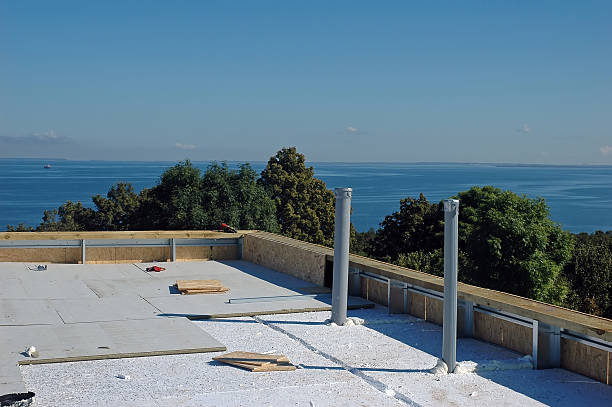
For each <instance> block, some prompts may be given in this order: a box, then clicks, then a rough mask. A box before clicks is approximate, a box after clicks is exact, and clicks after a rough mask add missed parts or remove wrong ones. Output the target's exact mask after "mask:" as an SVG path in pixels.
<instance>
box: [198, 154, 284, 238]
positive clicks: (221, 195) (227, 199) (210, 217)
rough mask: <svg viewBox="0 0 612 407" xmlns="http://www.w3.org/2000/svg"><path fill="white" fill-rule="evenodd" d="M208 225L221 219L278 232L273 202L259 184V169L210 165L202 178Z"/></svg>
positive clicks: (245, 226)
mask: <svg viewBox="0 0 612 407" xmlns="http://www.w3.org/2000/svg"><path fill="white" fill-rule="evenodd" d="M202 193H203V206H204V207H205V208H206V210H205V212H206V219H207V220H206V226H207V228H218V227H219V225H220V224H221V222H225V223H228V224H230V225H232V226H235V227H238V228H240V229H261V230H266V231H269V232H278V230H279V227H278V223H277V222H276V210H275V207H274V202H273V201H272V199H271V198H270V197H269V196H268V195H267V194H266V192H265V191H264V189H263V188H262V187H261V186H260V185H258V184H257V172H256V171H255V170H253V168H251V166H250V165H249V164H243V165H241V166H240V169H239V170H237V171H236V170H229V169H228V167H227V164H226V163H223V164H217V163H213V164H211V165H210V166H209V167H208V169H207V170H206V173H205V174H204V177H203V179H202Z"/></svg>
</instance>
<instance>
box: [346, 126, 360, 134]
mask: <svg viewBox="0 0 612 407" xmlns="http://www.w3.org/2000/svg"><path fill="white" fill-rule="evenodd" d="M345 130H346V131H347V132H348V133H357V132H358V131H359V129H358V128H356V127H353V126H348V127H347V128H346V129H345Z"/></svg>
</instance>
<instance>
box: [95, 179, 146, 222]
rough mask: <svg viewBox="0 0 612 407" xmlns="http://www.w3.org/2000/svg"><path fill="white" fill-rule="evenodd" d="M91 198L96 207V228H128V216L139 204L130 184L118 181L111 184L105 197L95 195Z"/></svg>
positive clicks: (130, 215) (129, 216)
mask: <svg viewBox="0 0 612 407" xmlns="http://www.w3.org/2000/svg"><path fill="white" fill-rule="evenodd" d="M92 200H93V203H94V205H95V206H96V208H97V210H96V214H95V229H96V230H130V226H131V225H130V221H131V219H130V218H131V217H132V214H133V213H134V211H135V210H136V208H137V207H138V204H139V202H138V195H137V194H136V193H135V192H134V187H132V185H130V184H126V183H118V184H117V185H113V186H111V188H110V189H109V190H108V193H107V194H106V198H105V197H103V196H101V195H95V196H93V197H92Z"/></svg>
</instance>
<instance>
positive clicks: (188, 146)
mask: <svg viewBox="0 0 612 407" xmlns="http://www.w3.org/2000/svg"><path fill="white" fill-rule="evenodd" d="M176 148H180V149H181V150H193V149H194V148H196V146H195V145H193V144H183V143H176Z"/></svg>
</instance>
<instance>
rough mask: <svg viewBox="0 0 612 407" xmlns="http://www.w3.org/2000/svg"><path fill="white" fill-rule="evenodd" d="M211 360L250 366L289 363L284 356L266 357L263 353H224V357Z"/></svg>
mask: <svg viewBox="0 0 612 407" xmlns="http://www.w3.org/2000/svg"><path fill="white" fill-rule="evenodd" d="M213 360H231V361H234V362H243V363H251V364H263V363H268V362H279V363H281V362H286V363H289V358H288V357H287V356H285V355H268V354H265V353H255V352H244V351H235V352H230V353H226V354H225V355H221V356H216V357H214V358H213Z"/></svg>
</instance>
